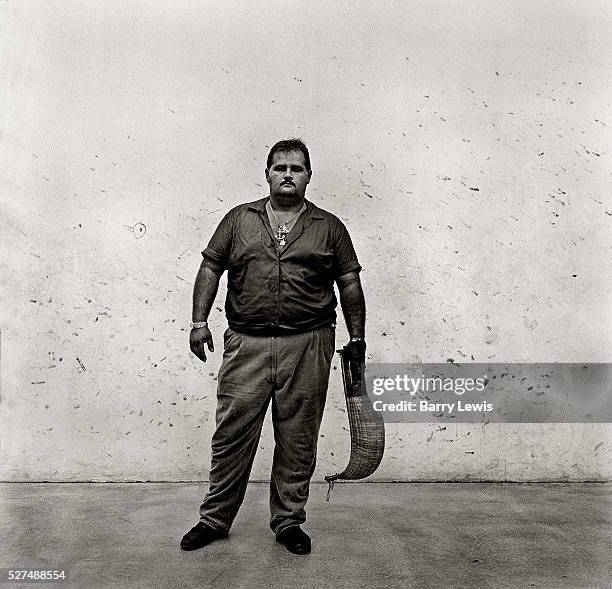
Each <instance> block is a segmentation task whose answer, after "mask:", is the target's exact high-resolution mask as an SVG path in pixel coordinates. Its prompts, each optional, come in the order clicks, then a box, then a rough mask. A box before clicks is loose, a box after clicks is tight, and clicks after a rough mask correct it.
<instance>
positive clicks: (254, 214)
mask: <svg viewBox="0 0 612 589" xmlns="http://www.w3.org/2000/svg"><path fill="white" fill-rule="evenodd" d="M265 172H266V180H267V182H268V184H269V186H270V195H269V197H266V198H262V199H260V200H256V201H254V202H249V203H246V204H242V205H238V206H237V207H235V208H233V209H232V210H231V211H229V213H227V214H226V215H225V217H224V218H223V220H222V221H221V223H220V224H219V226H218V227H217V229H216V231H215V233H214V234H213V236H212V239H211V240H210V243H209V244H208V247H207V248H206V249H205V250H204V251H203V252H202V256H203V260H202V265H201V266H200V270H199V272H198V275H197V278H196V282H195V286H194V292H193V323H192V330H191V334H190V337H189V343H190V347H191V351H192V352H193V353H194V354H195V355H196V356H197V357H198V358H199V359H200V360H202V362H206V347H208V350H209V351H210V352H213V351H214V345H213V338H212V334H211V332H210V330H209V329H208V324H207V321H206V320H207V318H208V314H209V312H210V309H211V307H212V304H213V301H214V299H215V296H216V293H217V288H218V286H219V277H220V276H221V274H222V273H223V272H224V271H225V270H227V272H228V280H227V298H226V302H225V312H226V315H227V320H228V323H229V327H228V329H227V330H226V331H225V334H224V336H223V340H224V341H223V343H224V350H223V362H222V365H221V368H220V370H219V377H218V388H217V401H218V403H217V413H216V426H217V427H216V431H215V433H214V435H213V439H212V460H211V463H212V464H211V470H210V484H209V490H208V493H207V495H206V497H205V498H204V502H203V503H202V505H201V506H200V522H199V523H198V524H197V525H196V526H195V527H193V528H192V529H191V530H190V531H189V532H187V534H185V536H184V537H183V539H182V540H181V548H182V549H183V550H196V549H198V548H202V547H203V546H206V545H207V544H209V543H210V542H212V541H213V540H216V539H218V538H222V537H225V536H227V535H228V532H229V529H230V527H231V525H232V522H233V520H234V518H235V517H236V514H237V512H238V509H239V507H240V505H241V503H242V500H243V498H244V494H245V491H246V488H247V483H248V480H249V474H250V472H251V466H252V464H253V459H254V457H255V452H256V451H257V445H258V442H259V437H260V434H261V428H262V425H263V421H264V417H265V414H266V410H267V407H268V404H269V403H270V401H271V402H272V422H273V426H274V440H275V448H274V459H273V463H272V473H271V477H270V513H271V518H270V527H271V528H272V530H273V531H274V533H275V534H276V539H277V541H278V542H280V543H281V544H283V545H284V546H285V547H286V548H287V550H289V551H290V552H293V553H295V554H306V553H308V552H310V538H309V536H308V535H307V534H306V533H305V532H304V531H303V530H302V529H301V528H300V525H301V524H303V523H304V522H305V521H306V512H305V510H304V507H305V505H306V501H307V499H308V490H309V485H310V479H311V477H312V474H313V472H314V468H315V462H316V452H317V441H318V435H319V426H320V425H321V418H322V416H323V408H324V405H325V398H326V394H327V384H328V380H329V371H330V364H331V359H332V356H333V354H334V348H335V323H336V312H335V308H336V306H337V301H336V296H335V294H334V282H335V283H336V284H337V285H338V290H339V293H340V303H341V305H342V310H343V313H344V318H345V321H346V325H347V328H348V332H349V334H350V342H349V344H348V345H347V347H346V348H345V352H346V353H347V354H348V355H349V356H350V357H352V358H353V359H355V360H356V361H358V362H364V361H365V348H366V344H365V340H364V335H365V302H364V297H363V291H362V289H361V282H360V280H359V271H360V270H361V266H360V265H359V262H358V261H357V256H356V254H355V250H354V249H353V245H352V243H351V238H350V237H349V234H348V232H347V230H346V227H345V226H344V225H343V223H342V222H341V221H340V220H339V219H338V218H337V217H336V216H334V215H332V214H331V213H328V212H327V211H324V210H323V209H320V208H318V207H317V206H315V205H314V204H313V203H311V202H310V201H308V200H306V199H305V194H306V187H307V186H308V183H309V182H310V178H311V176H312V171H311V169H310V156H309V153H308V149H307V147H306V145H304V143H303V142H302V141H301V140H299V139H288V140H285V141H279V142H278V143H276V144H275V145H274V146H273V147H272V149H271V150H270V153H269V155H268V160H267V165H266V171H265Z"/></svg>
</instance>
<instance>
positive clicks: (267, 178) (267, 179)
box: [266, 168, 270, 182]
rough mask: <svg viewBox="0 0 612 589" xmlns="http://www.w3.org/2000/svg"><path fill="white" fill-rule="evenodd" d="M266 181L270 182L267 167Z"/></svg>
mask: <svg viewBox="0 0 612 589" xmlns="http://www.w3.org/2000/svg"><path fill="white" fill-rule="evenodd" d="M266 181H267V182H270V172H269V170H268V168H266Z"/></svg>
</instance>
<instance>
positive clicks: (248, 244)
mask: <svg viewBox="0 0 612 589" xmlns="http://www.w3.org/2000/svg"><path fill="white" fill-rule="evenodd" d="M263 254H264V240H263V232H262V230H261V229H251V230H250V231H246V232H244V233H242V234H240V235H238V236H234V240H233V242H232V252H231V256H230V264H231V265H232V266H234V268H235V269H236V270H240V269H242V268H245V267H246V266H248V265H249V264H250V263H252V262H259V261H261V260H262V259H263Z"/></svg>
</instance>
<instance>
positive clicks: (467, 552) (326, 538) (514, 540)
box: [0, 483, 612, 589]
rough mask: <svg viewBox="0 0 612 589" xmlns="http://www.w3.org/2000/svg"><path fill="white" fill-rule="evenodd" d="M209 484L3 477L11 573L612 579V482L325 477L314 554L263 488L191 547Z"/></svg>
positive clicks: (4, 551)
mask: <svg viewBox="0 0 612 589" xmlns="http://www.w3.org/2000/svg"><path fill="white" fill-rule="evenodd" d="M205 490H206V484H203V485H197V484H171V483H168V484H166V483H150V484H85V483H84V484H80V483H79V484H74V483H73V484H52V483H46V484H45V483H43V484H38V483H32V484H30V483H15V484H14V483H4V484H0V496H1V499H2V501H1V507H0V538H1V540H0V542H1V547H0V567H9V566H10V567H35V568H46V569H48V568H54V569H58V568H64V569H66V570H67V571H68V576H69V578H70V582H69V583H65V584H63V585H62V586H72V587H88V588H89V587H147V588H156V587H222V588H224V589H225V588H237V587H241V588H242V587H244V588H249V589H252V588H255V587H266V588H268V587H279V588H280V587H282V588H290V589H296V588H299V587H308V588H311V589H312V588H318V587H329V588H335V587H346V588H349V587H350V588H351V589H355V588H358V587H372V588H378V587H453V588H459V587H470V588H475V587H495V588H503V587H512V588H516V587H520V588H522V587H547V588H548V587H554V588H561V587H568V588H572V589H577V588H583V587H585V588H586V587H589V588H592V587H610V586H611V585H612V572H611V567H610V560H611V559H610V555H611V554H612V546H611V541H610V540H611V533H610V530H611V528H610V519H611V518H610V515H611V509H610V507H611V505H612V502H611V499H612V489H611V487H610V485H604V484H582V483H574V484H489V483H483V484H478V483H477V484H441V483H431V484H427V483H412V484H410V483H408V484H406V483H400V484H366V483H361V484H342V485H336V487H335V489H334V491H333V493H332V497H331V502H329V503H326V501H325V495H326V491H327V486H326V485H320V484H316V485H312V488H311V499H310V501H309V505H308V514H309V520H308V523H307V525H306V526H305V529H306V530H307V531H308V532H310V534H311V536H312V539H313V552H312V553H311V554H310V555H308V556H294V555H291V554H289V553H288V552H286V551H285V549H284V548H283V547H282V546H280V545H278V544H276V543H275V541H274V536H273V535H272V532H271V531H270V530H269V528H268V527H267V526H268V523H267V519H268V506H267V502H268V498H267V493H268V487H267V485H266V484H262V483H256V484H252V485H250V487H249V489H248V492H247V496H246V499H245V503H244V505H243V508H242V510H241V512H240V514H239V516H238V518H237V519H236V522H235V524H234V527H233V529H232V532H231V534H230V537H229V538H228V539H224V540H220V541H218V542H215V543H214V544H212V545H210V546H208V547H206V548H204V549H202V550H199V551H195V552H183V551H181V550H180V549H179V547H178V542H179V539H180V538H181V536H182V535H183V533H184V532H186V531H187V530H188V529H189V528H191V526H193V525H194V524H195V523H196V521H197V508H198V505H199V502H200V499H201V496H202V494H203V492H204V491H205ZM0 586H2V587H4V586H7V587H8V586H10V587H16V586H17V585H15V584H11V585H8V584H1V583H0ZM22 586H23V585H22ZM36 586H37V587H39V588H40V587H41V585H40V584H38V585H36ZM46 586H49V587H53V586H58V585H46Z"/></svg>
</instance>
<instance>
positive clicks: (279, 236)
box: [268, 201, 306, 247]
mask: <svg viewBox="0 0 612 589" xmlns="http://www.w3.org/2000/svg"><path fill="white" fill-rule="evenodd" d="M268 204H269V205H270V211H272V216H273V217H274V221H275V222H276V225H277V229H276V230H274V231H273V233H274V237H275V238H276V241H278V245H280V246H281V247H282V246H284V245H285V244H286V243H287V236H288V235H289V232H290V231H291V230H292V229H293V226H294V225H295V223H296V221H297V218H298V216H299V215H300V213H301V212H302V211H303V210H304V209H305V208H306V205H302V208H300V210H299V211H298V212H297V213H296V214H295V215H293V217H291V219H289V220H287V221H280V220H279V218H278V216H277V214H276V212H275V211H274V209H273V208H272V205H271V204H270V202H269V201H268Z"/></svg>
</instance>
